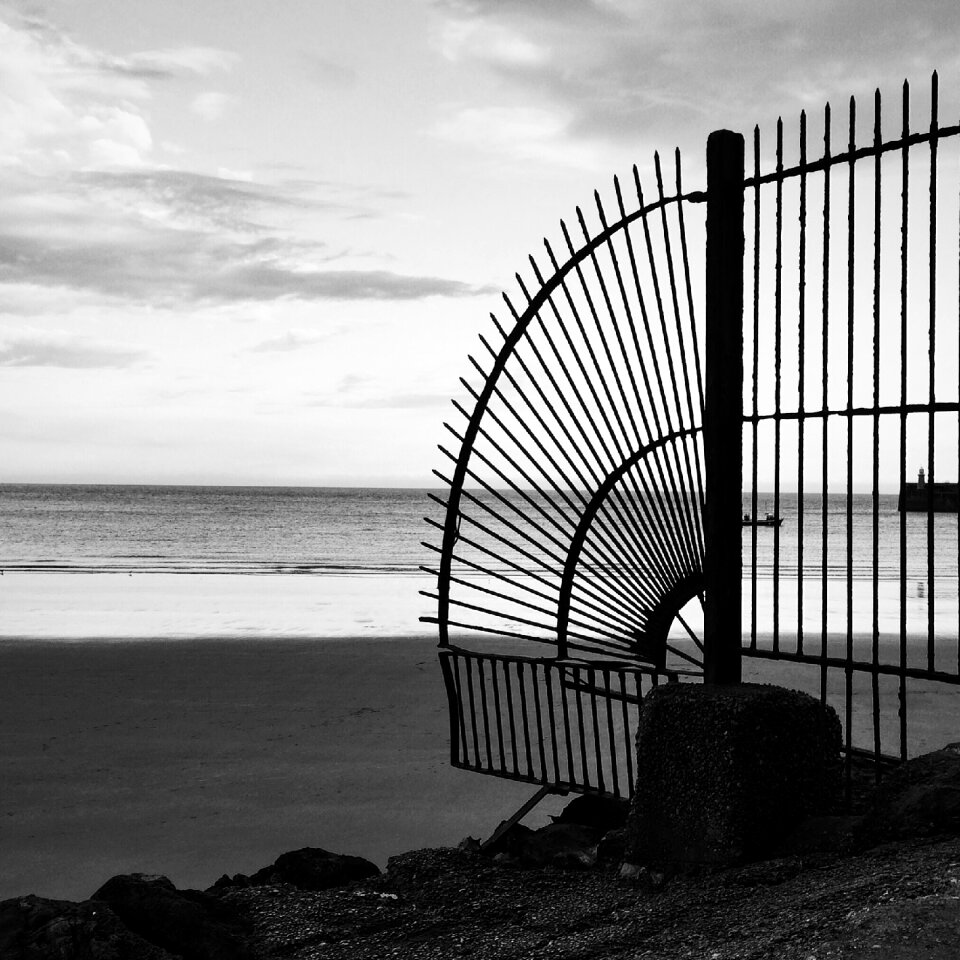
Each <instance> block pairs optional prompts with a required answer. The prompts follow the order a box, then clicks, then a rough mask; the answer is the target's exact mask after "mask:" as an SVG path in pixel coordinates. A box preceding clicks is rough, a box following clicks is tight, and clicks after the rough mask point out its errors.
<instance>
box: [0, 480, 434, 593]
mask: <svg viewBox="0 0 960 960" xmlns="http://www.w3.org/2000/svg"><path fill="white" fill-rule="evenodd" d="M428 506H429V501H428V499H427V494H426V493H425V492H424V491H422V490H382V489H355V488H343V489H341V488H327V487H309V488H301V487H175V486H54V485H49V486H48V485H32V484H31V485H26V484H25V485H2V486H0V527H2V530H3V539H2V542H0V567H2V568H3V569H5V570H19V571H41V570H48V571H59V572H65V571H69V572H78V573H79V572H84V573H105V572H117V573H129V572H133V573H271V574H302V573H307V574H330V575H335V574H380V575H389V574H391V573H410V572H415V571H416V569H417V567H418V565H419V564H420V563H422V562H423V560H424V557H423V554H424V552H425V551H424V548H423V547H422V546H421V545H420V541H421V540H422V539H423V538H424V535H425V533H426V524H424V522H423V519H422V517H423V515H424V512H425V511H426V510H427V508H428Z"/></svg>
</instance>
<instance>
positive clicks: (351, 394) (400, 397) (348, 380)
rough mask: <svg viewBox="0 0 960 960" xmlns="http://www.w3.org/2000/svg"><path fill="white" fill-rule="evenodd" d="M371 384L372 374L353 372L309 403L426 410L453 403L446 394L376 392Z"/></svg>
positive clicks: (316, 405)
mask: <svg viewBox="0 0 960 960" xmlns="http://www.w3.org/2000/svg"><path fill="white" fill-rule="evenodd" d="M370 383H371V381H370V378H369V377H361V376H357V375H356V374H349V375H347V376H345V377H343V378H342V379H341V380H340V382H339V383H338V384H337V386H336V387H335V388H334V390H333V391H332V392H331V393H322V394H320V395H314V396H313V398H312V399H310V400H309V401H308V402H307V406H311V407H336V408H340V409H346V410H422V409H432V408H436V407H446V406H449V404H450V397H449V396H448V395H447V394H445V393H444V394H441V393H402V392H387V393H376V392H375V390H373V389H371V387H370V386H369V384H370Z"/></svg>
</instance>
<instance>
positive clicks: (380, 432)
mask: <svg viewBox="0 0 960 960" xmlns="http://www.w3.org/2000/svg"><path fill="white" fill-rule="evenodd" d="M958 28H960V4H957V3H956V0H912V2H904V3H898V2H892V0H834V2H826V0H810V2H806V3H803V4H799V3H796V2H795V0H718V2H684V3H678V2H665V0H658V2H656V3H650V2H641V0H270V2H266V0H243V2H242V3H239V2H236V0H231V2H228V0H189V2H187V0H163V2H157V0H149V2H148V0H125V2H123V3H108V2H106V0H50V2H37V3H26V2H24V3H13V4H7V5H2V4H0V367H2V371H0V481H32V482H46V481H49V482H145V483H150V482H157V483H268V484H270V483H278V484H287V483H302V484H336V483H348V484H354V483H365V484H374V485H376V484H403V485H409V486H419V485H424V484H427V483H429V482H430V479H431V478H430V470H431V468H432V467H434V466H439V465H440V459H439V457H438V456H437V455H436V454H435V452H434V448H435V444H436V443H437V442H439V441H442V440H443V439H444V436H443V429H442V420H443V419H444V417H446V416H447V415H448V410H449V409H450V408H449V398H450V397H451V396H461V394H462V388H460V387H459V385H458V380H457V378H458V376H460V375H463V374H465V373H466V372H467V371H468V369H469V367H468V364H467V362H466V353H467V352H468V351H469V350H472V349H473V346H474V344H475V342H476V333H477V331H478V330H480V329H482V328H483V327H484V324H485V318H486V316H487V314H488V312H489V311H490V310H494V311H496V312H501V313H502V312H503V311H502V310H501V306H500V304H501V301H500V298H499V291H500V290H501V289H511V288H512V279H511V278H512V275H513V273H514V271H515V270H517V269H519V268H521V267H522V266H523V264H524V260H525V257H526V255H527V253H529V252H531V251H533V250H534V249H536V248H537V247H538V246H539V244H540V238H541V237H542V236H544V234H550V235H555V233H556V224H557V222H558V220H559V218H560V217H562V216H568V215H569V214H570V213H571V211H572V210H573V208H574V207H575V205H576V204H578V203H585V202H588V201H589V199H590V196H591V193H592V191H593V189H594V188H595V187H600V188H601V189H602V190H607V189H608V188H609V184H610V181H611V179H612V177H613V175H614V174H616V173H619V174H624V173H627V172H628V171H629V169H630V165H631V164H632V163H634V162H637V163H639V164H640V166H641V170H643V169H645V168H647V167H648V165H649V161H650V159H651V158H652V154H653V151H654V150H655V149H659V150H661V151H665V152H669V151H672V149H673V147H674V146H680V147H681V149H682V150H683V151H684V153H685V155H687V156H688V157H689V159H690V162H691V169H692V170H694V171H696V170H697V169H698V165H699V163H700V158H701V155H702V152H703V144H704V141H705V138H706V135H707V134H708V133H709V131H710V130H712V129H715V128H717V127H721V126H727V127H731V128H733V129H739V130H741V131H744V132H748V131H749V130H750V129H751V128H752V126H753V124H754V123H755V122H761V123H769V122H770V121H771V120H773V119H775V117H776V116H777V114H778V113H781V114H783V116H784V117H785V118H790V119H791V120H792V119H793V118H795V117H796V115H797V114H798V113H799V111H800V109H802V108H807V109H811V110H814V111H816V112H817V114H819V111H820V110H821V108H822V105H823V103H824V101H826V100H828V99H830V100H832V101H833V102H834V103H835V104H836V105H839V106H841V107H843V108H844V109H845V104H846V100H847V97H848V96H849V95H850V94H858V95H861V96H862V95H867V96H869V95H870V94H871V93H872V91H873V89H874V87H876V86H880V87H881V88H883V89H884V91H885V92H887V93H889V95H890V99H891V105H893V104H895V103H896V98H897V97H898V95H899V87H900V83H901V81H902V80H903V78H904V77H910V78H912V79H913V80H914V81H915V84H916V86H917V88H918V89H924V88H926V86H927V84H928V79H929V74H930V72H931V70H933V69H934V68H936V69H938V70H939V71H940V78H941V91H942V93H941V102H942V103H943V105H944V106H945V107H947V108H950V106H951V105H956V104H957V103H958V98H957V97H956V95H955V93H956V90H957V83H958V81H960V70H958V62H960V44H958V42H957V40H958V38H960V29H958ZM865 102H866V103H869V100H867V101H865ZM686 185H687V186H688V187H690V188H694V187H697V186H702V184H699V183H694V182H688V183H687V184H686Z"/></svg>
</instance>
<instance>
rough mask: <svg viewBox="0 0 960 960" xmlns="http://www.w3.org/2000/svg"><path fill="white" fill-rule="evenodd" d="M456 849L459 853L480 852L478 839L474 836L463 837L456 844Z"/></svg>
mask: <svg viewBox="0 0 960 960" xmlns="http://www.w3.org/2000/svg"><path fill="white" fill-rule="evenodd" d="M457 849H458V850H459V851H460V852H461V853H480V841H479V840H478V839H477V838H476V837H464V838H463V839H462V840H461V841H460V842H459V843H458V844H457Z"/></svg>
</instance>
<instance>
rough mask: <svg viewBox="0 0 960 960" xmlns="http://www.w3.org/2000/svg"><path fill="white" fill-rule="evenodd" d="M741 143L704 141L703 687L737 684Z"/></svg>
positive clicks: (725, 133) (734, 138)
mask: <svg viewBox="0 0 960 960" xmlns="http://www.w3.org/2000/svg"><path fill="white" fill-rule="evenodd" d="M743 247H744V239H743V137H742V136H741V135H740V134H738V133H732V132H731V131H729V130H717V131H715V132H713V133H711V134H710V136H709V138H708V139H707V255H706V260H707V264H706V314H705V316H706V365H707V370H706V410H705V412H704V431H703V432H704V452H705V467H706V475H707V494H706V502H705V507H706V509H705V523H704V526H705V535H706V536H705V541H706V557H705V570H704V580H705V584H706V590H705V613H704V648H705V649H704V679H705V681H706V682H708V683H713V684H732V683H739V682H740V678H741V663H740V658H741V649H740V644H741V641H740V591H741V569H742V558H741V556H740V539H741V524H740V518H739V516H737V513H736V512H734V511H732V510H731V509H730V505H731V504H733V503H739V502H740V500H741V496H742V486H743Z"/></svg>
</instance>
